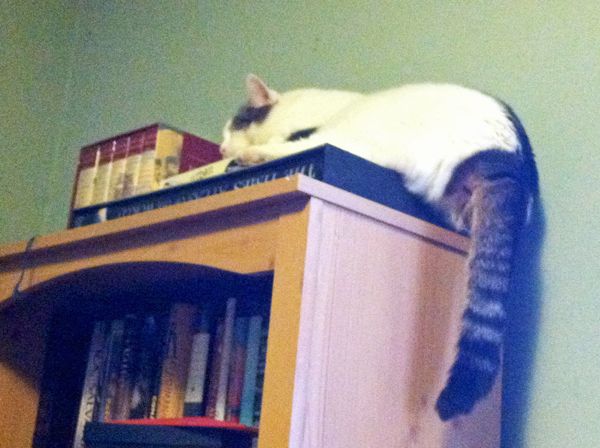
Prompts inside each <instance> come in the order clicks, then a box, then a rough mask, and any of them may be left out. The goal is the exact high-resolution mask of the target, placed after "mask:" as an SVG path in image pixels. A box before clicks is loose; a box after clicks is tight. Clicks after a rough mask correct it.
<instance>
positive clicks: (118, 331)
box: [93, 319, 125, 422]
mask: <svg viewBox="0 0 600 448" xmlns="http://www.w3.org/2000/svg"><path fill="white" fill-rule="evenodd" d="M108 331H109V333H108V338H107V340H106V361H105V362H104V369H103V372H102V380H101V381H102V384H101V394H100V405H99V406H98V409H97V410H95V412H94V418H93V420H94V421H101V422H103V421H108V420H110V419H111V416H112V407H113V404H114V400H115V395H116V392H117V381H118V378H119V368H120V365H121V353H122V350H123V337H124V334H125V321H124V320H123V319H115V320H113V321H111V323H110V328H109V330H108ZM96 411H97V412H96Z"/></svg>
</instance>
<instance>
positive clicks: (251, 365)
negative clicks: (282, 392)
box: [240, 315, 263, 426]
mask: <svg viewBox="0 0 600 448" xmlns="http://www.w3.org/2000/svg"><path fill="white" fill-rule="evenodd" d="M262 321H263V318H262V316H260V315H257V316H251V317H250V320H249V323H248V338H247V343H246V363H245V367H244V382H243V388H242V397H241V404H240V423H242V424H243V425H248V426H252V425H253V424H254V401H255V399H256V379H257V375H258V358H259V349H260V342H261V334H262Z"/></svg>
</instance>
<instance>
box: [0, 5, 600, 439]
mask: <svg viewBox="0 0 600 448" xmlns="http://www.w3.org/2000/svg"><path fill="white" fill-rule="evenodd" d="M17 9H18V10H20V11H17V13H12V12H9V13H8V16H7V17H5V15H6V14H7V13H6V11H3V12H2V14H3V16H2V19H3V21H4V20H8V21H9V22H11V23H14V26H13V27H12V28H10V27H9V30H13V31H9V32H8V33H9V39H8V41H7V43H5V39H4V38H3V39H2V40H1V41H0V45H2V47H1V48H2V51H3V53H4V52H5V51H8V54H9V55H15V56H16V57H13V58H10V57H9V58H8V59H7V60H5V59H4V58H2V59H3V60H2V62H1V63H2V77H3V80H4V79H5V77H6V79H7V83H4V82H1V83H0V89H3V90H2V92H3V94H2V98H3V103H4V104H3V105H2V110H3V112H2V113H3V119H2V122H1V124H0V128H1V129H2V140H1V141H2V142H3V145H4V147H3V148H2V149H1V151H2V163H1V164H0V180H1V182H2V191H3V194H2V198H1V199H0V201H1V202H0V204H1V208H0V218H1V219H2V226H1V227H0V238H1V239H2V240H3V241H8V240H12V239H15V238H27V237H28V236H29V235H31V234H33V233H39V232H43V231H49V230H58V229H60V228H62V227H63V226H64V222H65V215H66V208H67V204H68V200H69V196H70V189H71V178H72V176H73V167H74V163H75V157H76V151H77V148H78V147H79V146H81V145H82V144H84V143H86V142H90V141H93V140H95V139H98V138H100V137H104V136H109V135H112V134H114V133H116V132H119V131H123V130H127V129H130V128H133V127H135V126H138V125H142V124H145V123H149V122H153V121H156V120H162V121H166V122H168V123H171V124H173V125H176V126H179V127H182V128H185V129H188V130H190V131H193V132H197V133H199V134H200V135H203V136H206V137H209V138H212V139H215V140H218V138H219V134H220V127H221V124H222V123H223V122H224V120H225V119H226V118H227V117H228V115H229V114H230V113H231V112H233V111H234V110H235V109H236V107H237V106H238V104H239V103H240V102H241V95H242V94H243V89H242V80H243V78H244V76H245V74H246V73H248V72H250V71H252V72H255V73H257V74H259V75H261V76H264V77H266V78H267V79H269V80H270V81H271V83H272V85H273V86H274V87H277V88H280V89H287V88H290V87H293V86H303V85H317V86H322V87H338V88H351V89H359V90H366V91H368V90H373V89H379V88H385V87H389V86H393V85H396V84H399V83H404V82H409V81H416V80H433V81H451V82H458V83H462V84H466V85H470V86H474V87H477V88H480V89H482V90H485V91H487V92H491V93H493V94H494V95H496V96H499V97H501V98H503V99H504V100H506V101H507V102H509V103H510V104H512V106H513V107H514V108H515V110H516V111H517V112H518V113H519V115H520V116H521V118H522V120H523V122H524V124H525V126H526V128H527V129H528V131H529V134H530V137H531V140H532V144H533V146H534V149H535V151H536V152H537V160H538V164H539V168H540V172H541V182H542V195H543V198H544V208H545V219H546V233H545V239H544V242H543V248H542V253H541V265H540V267H539V274H540V286H537V284H536V285H535V287H534V288H533V289H532V291H530V292H529V293H527V294H525V297H526V300H530V299H531V300H540V301H541V306H539V307H538V304H537V303H532V304H530V303H521V304H518V307H519V308H518V309H519V310H520V312H519V313H518V314H521V311H522V312H523V313H525V314H527V315H528V317H527V319H516V320H515V322H517V324H516V325H513V326H512V327H511V329H510V334H511V337H512V339H513V340H515V345H514V346H513V348H510V349H509V350H508V352H507V364H508V372H509V373H507V392H506V403H507V408H506V409H505V422H506V424H505V427H504V437H505V442H504V445H505V447H511V448H512V447H520V446H522V447H527V448H537V447H540V448H542V447H543V448H552V447H561V448H562V447H565V446H573V447H579V448H583V447H590V448H592V447H594V448H595V447H597V446H598V443H599V442H600V426H599V425H598V421H600V374H599V372H600V362H599V361H598V347H600V324H599V321H600V319H599V317H598V316H599V314H600V304H599V303H598V300H597V296H598V294H597V287H596V280H597V278H598V277H600V266H599V265H598V261H597V260H599V259H600V242H599V240H600V239H599V238H597V227H598V225H597V221H596V220H597V219H598V218H599V215H600V213H599V211H598V206H597V205H596V204H598V203H600V189H598V188H597V186H596V184H597V183H598V181H599V180H600V178H599V175H598V173H599V172H600V157H598V156H597V155H596V154H597V152H598V149H597V146H598V142H600V126H598V124H597V123H598V121H599V120H600V113H599V112H598V110H599V107H598V105H599V104H600V79H599V78H600V71H599V70H598V66H599V62H600V61H599V59H600V56H599V55H600V8H598V7H597V4H596V2H592V1H581V2H576V3H572V2H565V1H561V0H551V1H547V2H543V3H542V2H523V1H517V0H512V1H502V2H488V1H471V2H460V4H459V2H439V1H434V0H427V1H420V2H408V1H407V2H396V1H380V2H371V1H365V0H355V1H353V2H348V1H326V2H323V1H304V2H296V1H290V2H286V3H285V6H284V4H283V3H281V2H270V1H258V0H256V1H253V2H244V1H230V2H222V1H209V0H206V1H201V2H192V1H178V2H150V1H129V2H120V1H105V2H94V1H91V0H90V1H80V2H79V3H77V6H76V10H75V11H67V10H64V9H61V8H60V2H58V1H57V2H52V3H51V4H50V5H49V6H44V7H43V8H42V11H41V12H39V11H38V8H37V7H36V8H34V7H33V6H18V7H17ZM73 18H74V19H73ZM73 20H74V26H73ZM2 32H3V33H6V31H5V30H3V31H2ZM65 48H68V54H67V53H65V51H66V50H65ZM19 54H21V55H23V56H19ZM48 55H51V57H49V58H48V57H47V56H48ZM44 57H45V58H44ZM65 64H66V66H65ZM5 71H6V74H5ZM5 98H7V99H5ZM23 100H25V101H23ZM5 107H6V109H5ZM57 126H58V127H59V129H58V130H57V129H56V127H57ZM24 135H26V136H27V139H23V136H24ZM15 161H16V162H17V163H16V164H15ZM9 187H10V188H9ZM37 193H40V194H41V196H36V194H37ZM534 274H535V273H534ZM521 280H522V282H525V283H526V280H527V279H525V281H523V279H521ZM532 282H533V281H532ZM520 325H523V326H524V327H525V328H521V327H520ZM536 335H537V336H536ZM523 365H525V366H526V367H530V368H531V369H532V372H533V375H532V377H531V381H530V382H528V381H527V374H526V373H524V372H523V369H522V366H523ZM510 372H518V373H519V374H518V375H516V376H514V377H512V376H511V373H510Z"/></svg>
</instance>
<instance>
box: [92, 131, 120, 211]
mask: <svg viewBox="0 0 600 448" xmlns="http://www.w3.org/2000/svg"><path fill="white" fill-rule="evenodd" d="M116 143H117V142H116V141H115V140H112V141H106V142H104V143H102V144H100V145H99V146H100V155H99V158H98V168H97V170H96V176H95V177H94V191H93V194H92V204H100V203H104V202H106V201H107V200H108V191H109V185H110V176H111V173H112V160H113V155H114V153H115V146H116Z"/></svg>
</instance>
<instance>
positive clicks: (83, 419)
mask: <svg viewBox="0 0 600 448" xmlns="http://www.w3.org/2000/svg"><path fill="white" fill-rule="evenodd" d="M107 330H108V322H105V321H98V322H96V323H95V324H94V330H93V333H92V338H91V341H90V349H89V354H88V361H87V366H86V370H85V377H84V382H83V390H82V393H81V403H80V405H79V413H78V418H77V427H76V430H75V437H74V439H73V448H85V445H84V443H83V429H84V427H85V424H86V423H87V422H91V421H92V420H93V418H94V410H95V409H96V408H98V406H99V403H100V387H101V379H102V378H101V376H102V371H103V368H104V362H105V359H106V342H107V341H106V337H107Z"/></svg>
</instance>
